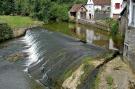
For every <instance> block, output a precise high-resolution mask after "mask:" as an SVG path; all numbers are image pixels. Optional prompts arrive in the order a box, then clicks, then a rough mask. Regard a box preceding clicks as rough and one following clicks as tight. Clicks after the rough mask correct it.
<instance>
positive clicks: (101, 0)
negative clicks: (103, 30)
mask: <svg viewBox="0 0 135 89" xmlns="http://www.w3.org/2000/svg"><path fill="white" fill-rule="evenodd" d="M93 2H94V4H95V5H111V0H93Z"/></svg>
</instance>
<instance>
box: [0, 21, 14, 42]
mask: <svg viewBox="0 0 135 89" xmlns="http://www.w3.org/2000/svg"><path fill="white" fill-rule="evenodd" d="M12 37H13V31H12V30H11V28H10V27H9V26H8V25H7V24H6V23H0V42H2V41H5V40H8V39H10V38H12Z"/></svg>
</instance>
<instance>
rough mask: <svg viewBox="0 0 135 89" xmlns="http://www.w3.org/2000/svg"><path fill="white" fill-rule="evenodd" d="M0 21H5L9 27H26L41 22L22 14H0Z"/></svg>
mask: <svg viewBox="0 0 135 89" xmlns="http://www.w3.org/2000/svg"><path fill="white" fill-rule="evenodd" d="M0 22H3V23H7V24H8V25H9V26H10V27H11V28H21V27H28V26H31V25H37V24H39V23H41V22H40V21H36V20H33V19H32V18H30V17H24V16H0Z"/></svg>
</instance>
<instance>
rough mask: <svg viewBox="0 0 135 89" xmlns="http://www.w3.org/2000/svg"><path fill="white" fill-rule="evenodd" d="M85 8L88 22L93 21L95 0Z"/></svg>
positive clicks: (89, 0) (90, 1)
mask: <svg viewBox="0 0 135 89" xmlns="http://www.w3.org/2000/svg"><path fill="white" fill-rule="evenodd" d="M85 8H86V9H87V13H86V19H87V20H93V19H94V3H93V0H88V2H87V4H86V5H85ZM90 15H91V16H90Z"/></svg>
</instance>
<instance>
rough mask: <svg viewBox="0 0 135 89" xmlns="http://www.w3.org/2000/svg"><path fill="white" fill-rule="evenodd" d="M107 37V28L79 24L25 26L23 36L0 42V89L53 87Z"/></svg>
mask: <svg viewBox="0 0 135 89" xmlns="http://www.w3.org/2000/svg"><path fill="white" fill-rule="evenodd" d="M54 28H55V29H54ZM62 33H64V34H62ZM108 41H109V40H108V33H107V32H104V31H101V30H99V29H93V28H91V27H87V26H83V25H76V24H68V23H59V24H58V23H54V24H51V25H50V24H48V25H44V28H39V27H38V28H32V29H29V30H28V31H27V32H26V35H25V36H24V37H21V38H17V39H14V40H10V41H7V42H4V43H1V45H0V64H1V65H0V71H2V72H1V73H0V89H46V88H45V87H43V86H42V84H43V85H45V86H47V87H49V88H51V89H56V88H55V86H56V85H59V84H58V83H59V82H60V83H61V82H62V81H64V78H65V75H66V73H67V72H68V71H70V70H72V69H74V68H76V67H78V66H79V65H80V64H81V62H82V61H83V58H84V57H86V56H90V57H96V56H98V55H101V54H103V53H105V52H106V48H108ZM28 76H29V77H28ZM31 80H32V83H31ZM28 81H30V82H28ZM33 81H34V84H33ZM35 81H38V82H37V83H35ZM39 81H40V83H42V84H40V83H39ZM33 86H34V87H36V88H33Z"/></svg>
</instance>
